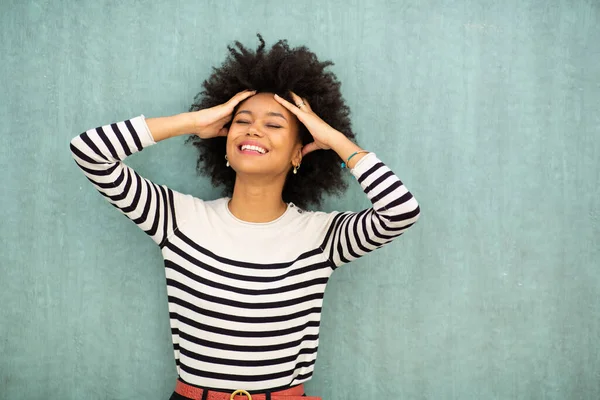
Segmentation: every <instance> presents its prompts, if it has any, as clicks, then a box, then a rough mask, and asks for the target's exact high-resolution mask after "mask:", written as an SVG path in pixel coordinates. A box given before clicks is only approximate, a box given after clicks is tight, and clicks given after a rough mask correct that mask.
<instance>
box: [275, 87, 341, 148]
mask: <svg viewBox="0 0 600 400" xmlns="http://www.w3.org/2000/svg"><path fill="white" fill-rule="evenodd" d="M290 93H291V94H292V98H293V99H294V102H295V103H296V105H294V104H291V103H290V102H289V101H287V100H285V99H283V98H281V97H279V96H278V95H275V100H277V102H279V104H281V105H282V106H284V107H285V108H287V109H288V110H289V111H290V112H291V113H292V114H294V115H295V116H296V117H297V118H298V119H299V120H300V122H302V123H303V124H304V126H305V127H306V129H308V131H309V132H310V134H311V135H312V137H313V139H314V142H311V143H309V144H307V145H305V146H304V147H303V148H302V156H303V157H304V156H305V155H306V154H308V153H310V152H313V151H315V150H330V149H331V147H332V144H333V142H332V141H333V140H334V138H335V137H339V135H342V136H343V134H342V133H341V132H339V131H337V130H335V129H333V128H332V127H331V126H330V125H329V124H327V122H325V121H323V120H322V119H321V118H320V117H319V116H318V115H317V114H315V113H314V112H313V110H312V109H311V108H310V104H308V101H306V99H303V98H302V97H300V96H298V95H297V94H296V93H294V92H290ZM302 103H304V104H302ZM297 104H302V106H301V107H298V106H297Z"/></svg>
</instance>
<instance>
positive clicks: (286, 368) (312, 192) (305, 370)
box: [71, 35, 420, 400]
mask: <svg viewBox="0 0 600 400" xmlns="http://www.w3.org/2000/svg"><path fill="white" fill-rule="evenodd" d="M259 40H260V45H259V47H258V49H257V50H256V51H250V50H248V49H246V48H245V47H244V46H242V45H241V44H240V43H239V42H236V47H237V48H232V47H229V50H230V53H231V54H230V56H229V57H228V58H227V60H226V61H225V63H224V64H223V65H222V66H221V67H220V68H218V69H215V70H214V73H213V75H212V76H211V77H210V78H209V79H208V80H207V81H205V82H204V84H203V86H204V89H205V90H204V91H203V92H202V93H200V94H199V95H198V97H197V99H196V100H197V102H195V103H194V104H193V105H192V107H191V108H190V111H189V112H187V113H182V114H178V115H174V116H170V117H162V118H149V119H146V118H145V117H144V116H143V115H140V116H137V117H134V118H131V119H129V120H126V121H122V122H118V123H113V124H110V125H105V126H101V127H98V128H95V129H90V130H88V131H86V132H84V133H82V134H81V135H79V136H77V137H75V138H74V139H73V140H72V141H71V151H72V154H73V157H74V159H75V161H76V162H77V164H78V165H79V167H80V168H81V169H82V170H83V172H84V174H85V175H86V176H87V177H88V179H89V180H90V181H91V182H92V184H93V185H94V186H95V187H96V188H97V189H98V191H99V192H100V193H101V194H102V195H103V196H105V197H106V198H107V200H108V201H109V202H110V203H111V204H113V205H114V206H116V207H117V208H118V209H119V210H120V211H121V212H122V213H123V214H125V215H126V216H127V217H128V218H130V219H131V220H132V221H133V222H134V223H136V224H137V225H138V226H139V227H140V228H141V229H143V230H144V231H145V232H146V233H147V234H148V235H149V236H150V237H151V238H152V240H154V242H155V243H156V244H158V246H159V247H160V249H161V251H162V255H163V258H164V263H165V268H166V269H165V271H166V280H167V292H168V301H169V311H170V323H171V330H172V339H173V347H174V353H175V361H176V365H177V372H178V376H179V378H178V380H177V382H176V389H175V392H174V393H173V396H172V397H171V399H186V398H192V399H229V398H230V397H231V398H239V399H241V398H245V397H243V396H241V394H244V395H245V396H248V397H249V396H250V395H252V397H253V398H254V399H255V400H256V399H269V398H270V399H273V400H277V399H281V400H283V399H294V398H295V397H296V396H298V397H299V396H303V395H304V388H303V385H302V383H304V382H306V381H308V380H309V379H310V378H311V376H312V373H313V369H314V364H315V359H316V355H317V348H318V339H319V324H320V316H321V307H322V300H323V293H324V290H325V286H326V284H327V281H328V279H329V277H330V275H331V273H332V272H333V271H334V270H335V269H336V268H337V267H339V266H341V265H342V264H345V263H348V262H349V261H352V260H354V259H356V258H358V257H360V256H362V255H364V254H366V253H368V252H370V251H372V250H374V249H376V248H378V247H380V246H382V245H384V244H386V243H388V242H390V241H391V240H392V239H394V238H395V237H398V236H400V235H401V234H402V233H403V232H405V231H406V229H408V228H409V227H410V226H412V225H413V224H414V222H416V220H417V219H418V217H419V211H420V210H419V206H418V204H417V202H416V200H415V199H414V197H413V196H412V194H411V193H410V192H409V191H408V190H407V189H406V187H405V186H404V185H403V184H402V182H401V181H400V180H399V179H398V177H396V175H394V174H393V173H392V172H391V171H390V169H389V168H388V167H387V166H385V165H384V164H383V163H382V162H381V161H380V160H379V159H378V158H377V156H376V155H375V154H373V153H370V152H367V151H365V150H362V149H361V148H360V147H358V146H357V145H356V144H355V143H353V141H352V140H351V139H353V138H354V134H353V133H352V131H351V128H350V121H349V118H348V115H349V111H348V108H347V107H346V105H345V103H344V101H343V99H342V97H341V94H340V90H339V87H340V84H339V82H338V81H337V79H336V77H335V76H334V75H333V74H332V73H331V72H327V71H325V68H326V67H327V66H329V65H331V63H330V62H319V61H318V60H317V58H316V56H315V55H314V54H313V53H311V52H310V51H309V50H308V49H306V48H305V47H300V48H294V49H291V48H290V47H289V46H288V45H287V43H286V42H285V41H280V42H278V43H276V44H275V45H274V46H273V47H272V48H271V49H270V50H269V51H265V43H264V41H263V40H262V37H260V35H259ZM225 100H227V101H225ZM183 134H192V136H190V138H189V141H190V142H192V143H193V144H194V145H195V146H196V147H197V148H198V150H199V152H200V155H199V161H198V167H199V168H200V169H201V171H202V172H204V173H206V174H208V175H209V176H211V178H212V181H213V183H215V184H219V185H222V186H224V188H225V195H224V197H222V198H220V199H217V200H214V201H203V200H201V199H198V198H195V197H193V196H191V195H185V194H182V193H178V192H176V191H173V190H171V189H169V188H168V187H167V186H164V185H161V186H159V185H156V184H154V183H152V182H151V181H149V180H148V179H145V178H142V177H141V176H139V175H138V174H137V173H136V172H135V171H133V170H132V169H131V168H129V167H128V166H126V165H125V164H123V163H122V160H123V159H125V158H126V157H127V156H128V155H130V154H132V153H135V152H137V151H141V150H142V149H144V148H146V147H148V146H151V145H153V144H155V143H156V142H159V141H161V140H164V139H167V138H171V137H175V136H179V135H183ZM340 160H341V161H343V162H342V168H340V164H339V163H340ZM346 169H349V170H350V172H351V173H352V174H353V175H354V176H355V177H356V179H357V180H358V183H359V184H360V185H361V187H362V188H363V190H364V191H365V193H366V194H367V196H368V198H369V200H370V201H371V202H372V204H373V207H372V208H370V209H366V210H363V211H361V212H358V213H353V212H345V213H341V212H332V213H324V212H313V211H303V209H302V208H303V207H305V206H307V205H308V204H315V205H319V203H320V200H321V196H322V195H323V194H324V193H340V192H341V191H342V190H343V189H344V188H345V184H344V181H343V175H342V173H343V172H344V171H345V170H346ZM301 207H302V208H301ZM238 389H239V391H237V392H235V391H236V390H238ZM234 392H235V393H234ZM285 396H289V397H285ZM303 398H307V397H303Z"/></svg>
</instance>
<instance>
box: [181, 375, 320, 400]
mask: <svg viewBox="0 0 600 400" xmlns="http://www.w3.org/2000/svg"><path fill="white" fill-rule="evenodd" d="M204 391H207V392H208V393H206V394H205V393H204ZM175 393H178V394H180V395H182V396H185V397H188V398H190V399H194V400H267V395H266V394H265V393H257V394H252V395H251V394H250V393H248V392H247V391H245V390H241V389H240V390H236V391H234V392H232V393H227V392H217V391H214V390H208V389H203V388H200V387H197V386H192V385H188V384H187V383H184V382H182V381H180V380H179V379H178V380H177V384H176V385H175ZM303 394H304V385H302V384H300V385H298V386H294V387H291V388H289V389H285V390H280V391H278V392H271V400H322V399H321V398H320V397H305V396H302V395H303Z"/></svg>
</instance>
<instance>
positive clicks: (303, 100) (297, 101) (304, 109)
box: [290, 90, 310, 111]
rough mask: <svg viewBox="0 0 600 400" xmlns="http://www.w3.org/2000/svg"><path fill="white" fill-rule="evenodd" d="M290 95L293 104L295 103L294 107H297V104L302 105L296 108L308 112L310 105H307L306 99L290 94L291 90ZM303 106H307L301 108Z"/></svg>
mask: <svg viewBox="0 0 600 400" xmlns="http://www.w3.org/2000/svg"><path fill="white" fill-rule="evenodd" d="M290 94H291V95H292V99H294V103H296V107H298V104H302V103H304V104H303V105H302V106H300V107H298V108H300V109H301V110H303V111H306V110H310V105H309V104H308V101H306V99H304V98H302V97H300V96H298V95H297V94H296V93H294V92H292V91H291V90H290ZM304 106H307V107H306V108H302V107H304Z"/></svg>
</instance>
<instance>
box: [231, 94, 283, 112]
mask: <svg viewBox="0 0 600 400" xmlns="http://www.w3.org/2000/svg"><path fill="white" fill-rule="evenodd" d="M273 96H274V94H273V93H257V94H255V95H254V96H251V97H249V98H248V99H246V100H244V101H243V102H241V103H240V105H239V107H238V111H241V110H249V111H252V113H258V114H262V113H268V112H279V113H282V114H284V115H285V116H286V117H287V116H290V115H292V113H290V112H289V111H288V110H287V109H286V108H285V107H284V106H282V105H281V104H279V103H278V102H277V101H276V100H275V98H274V97H273Z"/></svg>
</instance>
